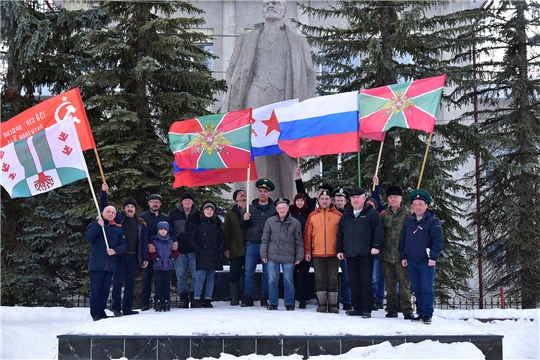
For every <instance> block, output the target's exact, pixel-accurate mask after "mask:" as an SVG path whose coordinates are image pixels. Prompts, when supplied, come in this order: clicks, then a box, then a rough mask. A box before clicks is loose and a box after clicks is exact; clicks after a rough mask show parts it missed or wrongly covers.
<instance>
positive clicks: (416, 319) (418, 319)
mask: <svg viewBox="0 0 540 360" xmlns="http://www.w3.org/2000/svg"><path fill="white" fill-rule="evenodd" d="M411 315H412V314H411ZM411 320H412V321H422V316H421V315H418V316H417V317H413V318H412V319H411Z"/></svg>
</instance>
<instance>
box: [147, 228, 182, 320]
mask: <svg viewBox="0 0 540 360" xmlns="http://www.w3.org/2000/svg"><path fill="white" fill-rule="evenodd" d="M157 231H158V233H157V235H155V236H152V237H151V238H150V244H153V245H154V246H155V247H156V252H155V253H150V254H148V256H149V257H150V260H152V261H153V262H154V275H155V277H156V280H155V281H156V293H155V296H154V303H155V305H154V309H155V310H156V311H169V310H171V302H170V301H171V275H172V269H173V268H174V260H176V259H177V258H178V255H180V252H179V251H178V250H174V251H173V250H171V247H172V245H173V243H174V240H173V238H172V237H171V236H169V223H168V222H166V221H160V222H159V223H158V224H157Z"/></svg>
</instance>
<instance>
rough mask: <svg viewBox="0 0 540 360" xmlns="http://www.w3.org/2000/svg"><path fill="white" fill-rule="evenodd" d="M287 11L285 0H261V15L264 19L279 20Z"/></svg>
mask: <svg viewBox="0 0 540 360" xmlns="http://www.w3.org/2000/svg"><path fill="white" fill-rule="evenodd" d="M286 13H287V1H286V0H263V17H264V19H265V20H269V21H276V20H281V19H283V18H284V17H285V14H286Z"/></svg>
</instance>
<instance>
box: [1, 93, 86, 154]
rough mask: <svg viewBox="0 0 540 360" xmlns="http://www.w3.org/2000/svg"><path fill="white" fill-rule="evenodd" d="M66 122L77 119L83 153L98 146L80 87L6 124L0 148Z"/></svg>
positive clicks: (55, 97) (47, 101)
mask: <svg viewBox="0 0 540 360" xmlns="http://www.w3.org/2000/svg"><path fill="white" fill-rule="evenodd" d="M66 120H73V122H74V124H75V128H76V129H77V134H78V137H79V142H80V143H81V148H82V149H83V150H89V149H94V148H95V147H96V144H95V143H94V137H93V136H92V131H91V130H90V124H89V123H88V118H87V117H86V111H85V110H84V105H83V102H82V99H81V93H80V92H79V89H78V88H75V89H71V90H69V91H66V92H64V93H62V94H60V95H56V96H53V97H52V98H50V99H48V100H45V101H43V102H41V103H39V104H37V105H36V106H33V107H31V108H30V109H28V110H25V111H23V112H22V113H20V114H19V115H17V116H15V117H13V118H11V119H9V120H8V121H5V122H3V123H2V132H1V136H0V140H1V146H0V147H4V146H6V145H8V144H10V143H13V142H15V141H19V140H21V139H26V138H29V137H31V136H33V135H35V134H37V133H38V132H40V131H42V130H44V129H46V128H48V127H50V126H53V125H55V124H57V123H59V122H62V121H66Z"/></svg>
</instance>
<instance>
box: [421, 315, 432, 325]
mask: <svg viewBox="0 0 540 360" xmlns="http://www.w3.org/2000/svg"><path fill="white" fill-rule="evenodd" d="M422 322H423V323H424V324H426V325H431V316H422Z"/></svg>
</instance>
